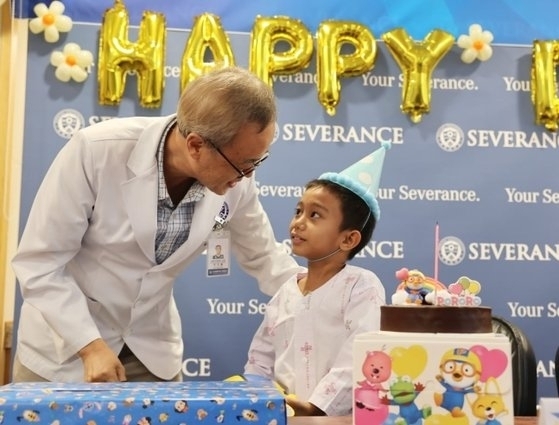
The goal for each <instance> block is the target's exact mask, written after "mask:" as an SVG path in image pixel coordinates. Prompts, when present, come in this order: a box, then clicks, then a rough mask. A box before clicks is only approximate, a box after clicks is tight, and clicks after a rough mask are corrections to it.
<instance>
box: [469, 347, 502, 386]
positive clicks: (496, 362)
mask: <svg viewBox="0 0 559 425" xmlns="http://www.w3.org/2000/svg"><path fill="white" fill-rule="evenodd" d="M470 350H471V351H472V352H474V353H476V354H477V356H478V357H479V360H480V361H481V377H480V381H481V382H485V381H487V379H489V378H495V379H497V378H498V377H499V376H501V375H502V373H503V372H504V371H505V369H506V368H507V365H508V363H509V361H508V358H507V355H506V354H505V352H504V351H503V350H500V349H498V348H496V349H493V350H488V349H487V348H486V347H484V346H483V345H474V346H473V347H472V348H470Z"/></svg>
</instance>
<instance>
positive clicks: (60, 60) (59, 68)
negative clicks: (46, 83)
mask: <svg viewBox="0 0 559 425" xmlns="http://www.w3.org/2000/svg"><path fill="white" fill-rule="evenodd" d="M50 63H51V65H52V66H56V71H55V73H54V75H55V76H56V78H58V79H59V80H60V81H64V82H67V81H70V78H71V79H73V80H74V81H77V82H78V83H82V82H84V81H85V79H86V78H87V75H88V71H89V67H90V66H91V65H92V64H93V55H92V54H91V52H90V51H88V50H82V49H81V47H80V46H78V45H77V44H76V43H68V44H66V45H65V46H64V49H63V51H62V52H60V51H58V50H55V51H54V52H52V53H51V55H50Z"/></svg>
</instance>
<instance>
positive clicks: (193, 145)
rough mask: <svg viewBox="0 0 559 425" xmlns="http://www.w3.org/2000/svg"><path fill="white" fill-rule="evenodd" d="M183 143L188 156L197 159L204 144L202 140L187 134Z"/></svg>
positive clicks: (192, 134) (195, 135) (197, 136)
mask: <svg viewBox="0 0 559 425" xmlns="http://www.w3.org/2000/svg"><path fill="white" fill-rule="evenodd" d="M185 143H186V149H187V150H188V153H189V154H190V156H191V157H193V158H196V159H198V158H199V157H200V152H201V150H202V148H203V147H204V145H205V143H206V142H204V139H202V138H201V137H200V136H199V135H198V134H196V133H189V134H188V136H186V138H185Z"/></svg>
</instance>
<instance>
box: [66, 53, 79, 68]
mask: <svg viewBox="0 0 559 425" xmlns="http://www.w3.org/2000/svg"><path fill="white" fill-rule="evenodd" d="M66 63H67V64H68V65H70V66H74V65H75V64H77V63H78V61H77V60H76V57H75V56H74V55H68V56H66Z"/></svg>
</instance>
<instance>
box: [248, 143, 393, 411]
mask: <svg viewBox="0 0 559 425" xmlns="http://www.w3.org/2000/svg"><path fill="white" fill-rule="evenodd" d="M388 146H389V145H386V146H383V148H381V149H379V150H378V151H376V152H374V153H373V154H371V155H369V156H367V157H365V158H364V159H363V160H361V161H360V162H358V163H356V164H354V165H353V166H352V167H349V168H348V169H346V170H344V171H343V172H342V173H340V174H336V173H326V174H323V175H322V176H320V178H319V179H317V180H313V181H311V182H309V183H308V184H307V186H306V188H305V192H304V193H303V196H302V198H301V200H300V201H299V203H298V204H297V207H296V209H295V215H294V217H293V219H292V220H291V223H290V225H289V230H290V235H291V241H292V246H293V253H294V254H295V255H298V256H301V257H304V258H306V259H307V264H308V265H307V271H306V272H303V273H299V274H297V275H296V276H293V277H292V278H291V279H289V280H288V281H287V282H286V283H284V285H283V286H282V287H281V289H280V290H279V291H278V293H276V294H275V295H274V297H273V298H272V299H271V300H270V302H269V303H268V306H267V308H266V313H265V316H264V320H263V322H262V324H261V325H260V327H259V328H258V330H257V331H256V334H255V335H254V338H253V341H252V343H251V345H250V348H249V352H248V362H247V364H246V365H245V372H244V373H245V375H251V374H253V375H260V376H265V377H268V378H270V379H273V380H275V381H276V382H277V383H278V384H279V385H280V386H282V387H283V388H284V389H285V391H286V393H287V394H293V395H295V396H296V397H287V403H288V404H289V406H291V407H292V408H293V410H294V411H295V415H306V416H318V415H328V416H341V415H348V414H350V413H351V407H352V372H353V366H352V365H353V363H352V349H353V339H354V337H355V335H356V334H359V333H362V332H367V331H374V330H378V329H379V327H380V306H381V305H383V304H384V303H385V291H384V288H383V286H382V284H381V282H380V280H379V279H378V278H377V276H376V275H375V274H374V273H373V272H371V271H369V270H366V269H363V268H360V267H356V266H352V265H348V264H346V263H347V261H349V260H351V259H352V258H353V257H354V256H355V255H356V254H357V253H358V252H359V251H360V250H361V249H363V247H364V246H365V245H366V244H367V243H368V242H369V241H370V239H371V237H372V233H373V230H374V228H375V224H376V222H377V220H378V217H379V213H380V211H379V208H378V203H377V200H376V198H375V196H374V195H373V193H376V191H377V189H378V179H379V177H380V171H381V167H382V161H383V159H384V151H385V150H386V149H387V148H388ZM375 161H376V162H377V164H376V165H377V167H376V168H375V167H374V165H375V164H373V167H372V173H371V172H370V171H371V162H373V163H374V162H375ZM364 167H366V168H364ZM364 169H365V170H367V171H369V173H367V172H365V174H366V175H365V176H364V171H363V170H364ZM371 174H374V176H371ZM352 175H355V176H356V177H355V178H353V177H352ZM363 177H364V181H365V182H366V183H367V184H368V186H365V185H364V184H362V183H363V182H359V181H358V179H361V178H363ZM375 177H376V179H375Z"/></svg>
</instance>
